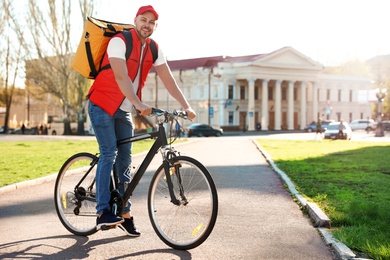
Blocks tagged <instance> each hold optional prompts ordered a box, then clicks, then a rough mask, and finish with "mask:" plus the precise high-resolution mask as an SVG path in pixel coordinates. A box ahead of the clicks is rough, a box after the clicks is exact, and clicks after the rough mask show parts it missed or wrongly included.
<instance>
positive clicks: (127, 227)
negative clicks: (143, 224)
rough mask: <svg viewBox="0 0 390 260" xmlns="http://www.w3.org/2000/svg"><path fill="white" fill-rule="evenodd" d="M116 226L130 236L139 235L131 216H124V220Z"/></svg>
mask: <svg viewBox="0 0 390 260" xmlns="http://www.w3.org/2000/svg"><path fill="white" fill-rule="evenodd" d="M118 227H119V228H120V229H122V230H123V231H125V233H126V234H127V235H128V236H130V237H139V236H140V235H141V233H140V232H139V231H138V230H137V228H136V227H135V225H134V219H133V217H131V218H125V222H123V223H121V224H119V225H118Z"/></svg>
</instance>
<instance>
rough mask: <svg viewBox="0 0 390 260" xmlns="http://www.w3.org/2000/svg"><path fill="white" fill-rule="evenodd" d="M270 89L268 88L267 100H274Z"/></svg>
mask: <svg viewBox="0 0 390 260" xmlns="http://www.w3.org/2000/svg"><path fill="white" fill-rule="evenodd" d="M273 90H274V89H273V88H272V87H268V100H274V92H273Z"/></svg>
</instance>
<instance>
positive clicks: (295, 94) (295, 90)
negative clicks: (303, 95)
mask: <svg viewBox="0 0 390 260" xmlns="http://www.w3.org/2000/svg"><path fill="white" fill-rule="evenodd" d="M297 91H298V90H297V89H296V88H294V101H297V97H298V92H297Z"/></svg>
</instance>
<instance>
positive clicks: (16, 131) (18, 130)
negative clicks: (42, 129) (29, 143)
mask: <svg viewBox="0 0 390 260" xmlns="http://www.w3.org/2000/svg"><path fill="white" fill-rule="evenodd" d="M11 134H16V135H21V134H23V131H22V129H21V128H15V129H14V130H13V131H12V132H11ZM24 134H26V135H36V134H38V128H37V127H26V128H25V129H24Z"/></svg>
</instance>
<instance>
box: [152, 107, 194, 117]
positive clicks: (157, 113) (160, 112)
mask: <svg viewBox="0 0 390 260" xmlns="http://www.w3.org/2000/svg"><path fill="white" fill-rule="evenodd" d="M153 115H154V116H165V118H168V117H181V118H184V119H187V112H186V111H181V110H173V111H168V110H163V109H160V108H155V107H152V114H151V116H153Z"/></svg>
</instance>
